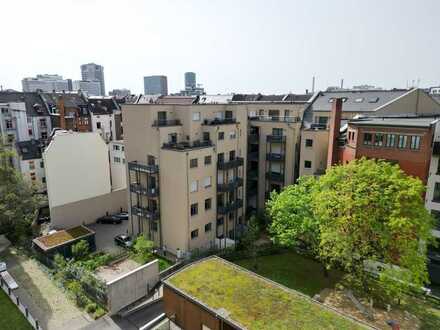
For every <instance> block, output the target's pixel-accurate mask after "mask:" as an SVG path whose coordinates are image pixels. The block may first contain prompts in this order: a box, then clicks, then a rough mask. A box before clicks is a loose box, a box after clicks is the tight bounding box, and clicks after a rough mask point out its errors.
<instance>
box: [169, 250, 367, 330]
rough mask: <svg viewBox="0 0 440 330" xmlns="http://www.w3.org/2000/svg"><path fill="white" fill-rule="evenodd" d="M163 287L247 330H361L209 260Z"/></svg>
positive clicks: (269, 284) (290, 294) (318, 307)
mask: <svg viewBox="0 0 440 330" xmlns="http://www.w3.org/2000/svg"><path fill="white" fill-rule="evenodd" d="M165 284H166V285H168V286H170V287H172V288H175V289H177V290H180V291H182V292H183V293H184V294H186V295H188V296H190V297H192V298H195V299H197V300H198V301H200V302H202V303H204V304H205V305H207V306H208V307H209V308H210V309H211V310H213V312H215V311H217V310H218V309H220V308H223V309H226V310H227V313H228V315H229V316H228V319H230V320H232V321H234V322H236V323H238V324H239V325H240V326H242V327H245V328H247V329H305V330H308V329H310V330H311V329H313V330H314V329H338V330H343V329H350V330H351V329H353V330H355V329H365V328H366V327H364V326H363V325H361V324H358V323H355V322H353V321H351V320H350V319H347V318H345V317H342V316H341V315H340V314H337V313H335V312H334V311H332V310H330V309H328V308H326V307H323V306H322V305H319V304H317V303H316V302H314V301H313V300H311V299H310V298H308V297H307V296H305V295H301V294H300V293H298V292H295V291H293V290H289V289H287V288H285V287H282V286H280V285H277V284H274V283H273V282H269V281H267V280H265V279H262V278H261V277H257V276H255V275H254V274H252V273H250V272H247V271H245V270H244V269H242V268H241V267H237V266H236V265H234V264H231V263H228V262H226V261H224V260H222V259H220V258H217V257H212V258H210V259H204V260H202V261H200V262H197V263H194V264H192V265H190V266H188V267H186V268H184V269H183V270H181V271H180V272H178V273H176V274H175V275H173V276H171V277H170V278H168V279H167V280H166V281H165Z"/></svg>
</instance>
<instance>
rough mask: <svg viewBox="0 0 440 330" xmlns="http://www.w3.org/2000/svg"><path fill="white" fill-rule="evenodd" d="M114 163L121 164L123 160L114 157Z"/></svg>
mask: <svg viewBox="0 0 440 330" xmlns="http://www.w3.org/2000/svg"><path fill="white" fill-rule="evenodd" d="M113 161H114V162H115V163H120V162H121V158H119V157H113Z"/></svg>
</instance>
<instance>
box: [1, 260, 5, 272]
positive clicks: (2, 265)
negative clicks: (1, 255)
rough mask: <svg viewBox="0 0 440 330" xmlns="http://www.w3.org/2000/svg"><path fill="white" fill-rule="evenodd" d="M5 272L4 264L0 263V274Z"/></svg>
mask: <svg viewBox="0 0 440 330" xmlns="http://www.w3.org/2000/svg"><path fill="white" fill-rule="evenodd" d="M5 271H6V262H2V261H0V273H1V272H5Z"/></svg>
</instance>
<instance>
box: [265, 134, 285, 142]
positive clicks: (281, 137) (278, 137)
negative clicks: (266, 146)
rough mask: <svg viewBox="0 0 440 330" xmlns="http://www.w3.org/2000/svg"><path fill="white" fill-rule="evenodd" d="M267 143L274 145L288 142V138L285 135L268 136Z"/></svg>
mask: <svg viewBox="0 0 440 330" xmlns="http://www.w3.org/2000/svg"><path fill="white" fill-rule="evenodd" d="M266 141H267V142H272V143H281V142H286V136H285V135H268V136H267V137H266Z"/></svg>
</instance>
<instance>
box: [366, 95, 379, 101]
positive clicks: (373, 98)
mask: <svg viewBox="0 0 440 330" xmlns="http://www.w3.org/2000/svg"><path fill="white" fill-rule="evenodd" d="M378 101H379V98H378V97H377V96H376V97H372V98H371V99H369V100H368V102H370V103H377V102H378Z"/></svg>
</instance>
